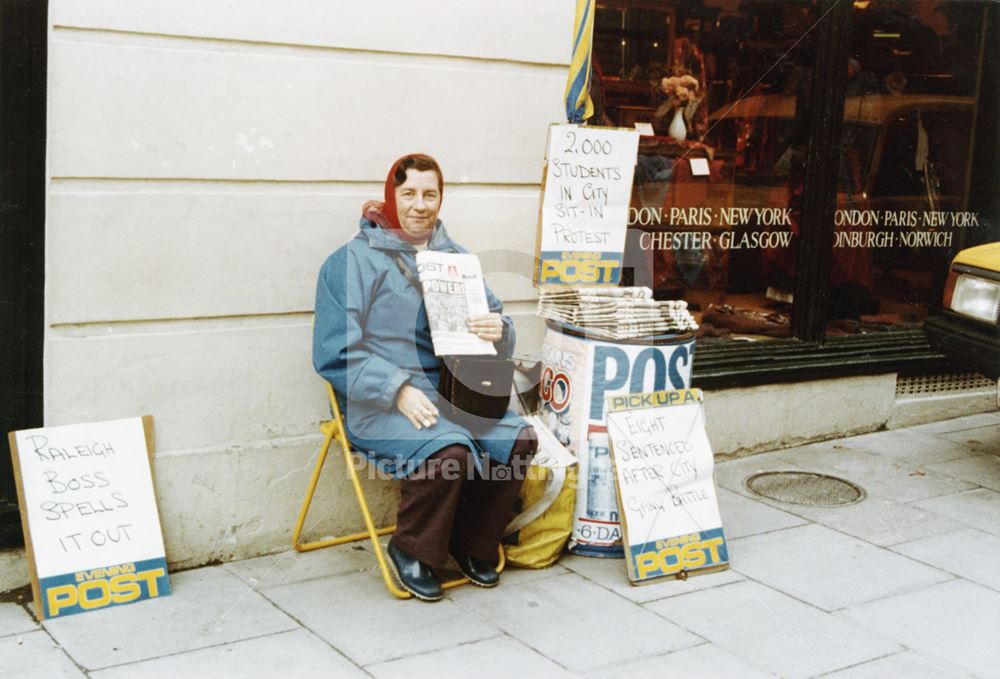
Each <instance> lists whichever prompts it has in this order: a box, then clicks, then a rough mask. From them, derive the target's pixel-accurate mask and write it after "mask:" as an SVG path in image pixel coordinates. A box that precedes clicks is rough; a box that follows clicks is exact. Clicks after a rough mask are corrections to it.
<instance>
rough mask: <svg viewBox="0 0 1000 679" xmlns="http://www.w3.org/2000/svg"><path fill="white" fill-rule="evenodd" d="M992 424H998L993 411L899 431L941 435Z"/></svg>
mask: <svg viewBox="0 0 1000 679" xmlns="http://www.w3.org/2000/svg"><path fill="white" fill-rule="evenodd" d="M994 424H1000V411H997V410H995V411H992V412H988V413H977V414H975V415H965V416H963V417H955V418H952V419H950V420H938V421H937V422H928V423H927V424H918V425H914V426H912V427H907V428H906V429H905V430H901V431H916V432H922V433H931V434H943V433H949V432H954V431H962V430H964V429H975V428H977V427H988V426H990V425H994Z"/></svg>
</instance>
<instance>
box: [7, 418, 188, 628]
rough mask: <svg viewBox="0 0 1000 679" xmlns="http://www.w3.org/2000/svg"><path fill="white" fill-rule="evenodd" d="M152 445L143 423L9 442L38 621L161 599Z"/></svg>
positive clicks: (164, 580) (162, 565) (166, 589)
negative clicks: (153, 598) (39, 618)
mask: <svg viewBox="0 0 1000 679" xmlns="http://www.w3.org/2000/svg"><path fill="white" fill-rule="evenodd" d="M151 441H152V418H150V417H146V418H141V417H134V418H130V419H122V420H111V421H107V422H92V423H87V424H75V425H68V426H62V427H45V428H40V429H27V430H23V431H17V432H11V434H10V443H11V452H12V454H13V456H14V469H15V472H16V477H17V484H18V499H19V504H20V506H21V517H22V523H23V528H24V533H25V544H26V546H27V548H28V553H29V558H30V561H31V569H32V587H33V590H34V595H35V604H36V607H37V608H38V614H39V617H41V618H52V617H57V616H59V615H69V614H72V613H80V612H83V611H87V610H93V609H96V608H103V607H105V606H113V605H119V604H125V603H131V602H132V601H138V600H141V599H148V598H152V597H156V596H163V595H165V594H169V593H170V581H169V578H168V576H167V562H166V556H165V551H164V547H163V535H162V532H161V529H160V519H159V515H158V514H157V508H156V498H155V496H154V493H153V480H152V475H151V470H150V464H149V459H150V458H149V455H150V450H149V448H150V447H151Z"/></svg>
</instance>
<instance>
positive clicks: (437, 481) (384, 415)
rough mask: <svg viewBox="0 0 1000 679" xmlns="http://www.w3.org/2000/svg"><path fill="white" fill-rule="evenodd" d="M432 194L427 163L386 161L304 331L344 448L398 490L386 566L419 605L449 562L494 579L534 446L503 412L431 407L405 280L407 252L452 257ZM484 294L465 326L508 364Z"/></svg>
mask: <svg viewBox="0 0 1000 679" xmlns="http://www.w3.org/2000/svg"><path fill="white" fill-rule="evenodd" d="M443 190H444V181H443V179H442V174H441V168H440V167H439V166H438V164H437V162H436V161H435V160H434V159H433V158H431V157H429V156H425V155H420V154H413V155H408V156H404V157H403V158H400V159H399V160H397V161H396V162H395V163H394V164H393V166H392V168H391V169H390V170H389V175H388V177H387V178H386V182H385V202H384V203H372V202H369V203H366V204H365V207H364V208H363V216H362V218H361V229H360V231H359V232H358V233H357V235H355V236H354V238H353V239H352V240H351V241H350V242H348V243H347V244H346V245H344V246H343V247H341V248H340V249H339V250H337V251H336V252H334V253H333V254H332V255H330V257H329V258H328V259H327V260H326V262H325V263H324V264H323V267H322V269H321V270H320V274H319V282H318V284H317V289H316V322H315V330H314V335H313V365H314V366H315V368H316V371H317V372H318V373H319V374H320V375H322V376H323V378H324V379H326V380H328V381H329V382H330V384H331V385H332V386H333V388H334V390H335V391H336V393H337V398H338V401H339V405H340V408H341V410H342V412H343V413H344V419H345V424H346V428H347V435H348V438H349V439H350V440H351V442H352V444H353V446H354V447H355V449H356V450H359V451H361V452H363V453H364V454H365V455H366V456H367V457H368V458H369V460H371V461H373V462H374V463H375V464H376V465H378V467H379V469H380V470H382V471H385V472H388V473H391V474H392V475H393V476H395V477H397V478H399V479H400V480H401V488H400V491H401V495H400V504H399V510H398V515H397V521H396V531H395V533H393V535H392V538H391V539H390V541H389V546H388V554H389V561H390V562H391V564H392V565H393V568H394V570H395V571H396V576H397V577H398V578H399V580H400V582H401V584H402V585H403V587H404V588H405V589H406V590H407V591H409V592H410V593H411V594H413V595H414V596H415V597H417V598H419V599H423V600H425V601H436V600H438V599H440V598H442V597H443V596H444V592H443V590H442V589H441V584H440V581H439V579H438V577H437V575H436V573H439V572H440V571H441V570H442V569H443V568H444V567H445V566H446V565H447V563H448V556H449V554H450V555H451V556H452V557H453V558H454V560H455V562H456V564H457V565H458V568H459V569H460V570H461V571H462V573H463V574H464V575H465V576H466V577H468V578H469V580H471V581H472V582H473V583H474V584H477V585H480V586H482V587H493V586H495V585H496V584H497V583H498V582H499V574H498V573H497V570H496V566H497V555H498V552H497V550H498V545H499V542H500V538H501V537H502V532H503V529H504V527H505V526H506V525H507V523H508V522H509V521H510V519H511V518H512V516H513V513H514V503H515V500H516V498H517V495H518V490H519V488H520V485H521V480H522V479H523V477H524V469H525V468H526V466H527V464H528V462H529V460H530V458H531V455H532V454H533V453H534V451H535V448H536V447H537V439H536V438H535V433H534V431H533V430H532V429H531V427H530V426H528V425H527V424H526V423H525V422H524V420H522V419H521V418H519V417H517V416H516V415H514V414H513V413H511V412H507V413H506V415H504V417H503V418H502V419H500V420H499V421H497V420H481V419H475V418H470V419H469V420H468V421H467V420H466V419H465V418H462V421H461V422H458V421H456V419H458V418H455V417H450V416H448V415H446V409H445V408H444V407H439V405H443V404H442V403H441V401H440V398H439V395H438V393H437V390H436V385H437V383H438V379H439V376H440V370H441V361H440V359H439V358H438V357H437V356H435V355H434V346H433V344H432V342H431V333H430V327H429V325H428V321H427V312H426V310H425V308H424V305H423V303H422V299H421V293H420V290H418V289H417V288H416V287H415V286H414V284H413V283H412V282H411V280H416V275H417V273H416V254H417V252H419V251H421V250H424V249H430V250H433V251H439V252H465V250H464V249H463V248H461V247H460V246H459V245H458V244H456V243H455V242H454V241H453V240H451V238H449V237H448V234H447V232H446V231H445V230H444V226H443V225H442V224H441V222H440V221H438V219H437V215H438V211H439V210H440V208H441V197H442V193H443ZM404 269H405V270H406V271H408V274H407V273H404ZM486 294H487V300H488V302H489V308H490V311H491V312H492V313H489V314H486V315H483V316H478V317H472V318H471V319H470V321H469V330H470V331H471V332H472V333H474V334H476V335H477V336H479V337H480V338H482V339H484V340H487V341H490V342H493V343H494V345H495V347H496V349H497V353H498V354H499V355H501V356H508V357H509V356H510V355H511V352H512V350H513V347H514V327H513V323H512V322H511V319H510V318H509V317H507V316H502V315H501V313H500V312H501V311H502V305H501V304H500V301H499V300H498V299H497V298H496V296H495V295H493V293H492V292H490V291H489V290H488V289H487V291H486Z"/></svg>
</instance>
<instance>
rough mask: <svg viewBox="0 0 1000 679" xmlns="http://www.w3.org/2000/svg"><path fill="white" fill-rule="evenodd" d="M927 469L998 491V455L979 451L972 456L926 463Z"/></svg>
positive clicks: (999, 466) (999, 485) (999, 471)
mask: <svg viewBox="0 0 1000 679" xmlns="http://www.w3.org/2000/svg"><path fill="white" fill-rule="evenodd" d="M927 469H929V470H931V471H932V472H934V473H936V474H945V475H948V476H952V477H954V478H956V479H962V480H963V481H968V482H969V483H973V484H975V485H977V486H982V487H983V488H989V489H990V490H995V491H997V492H1000V455H991V454H989V453H979V454H977V455H974V456H972V457H963V458H961V459H958V460H951V461H950V462H939V463H938V464H931V465H927Z"/></svg>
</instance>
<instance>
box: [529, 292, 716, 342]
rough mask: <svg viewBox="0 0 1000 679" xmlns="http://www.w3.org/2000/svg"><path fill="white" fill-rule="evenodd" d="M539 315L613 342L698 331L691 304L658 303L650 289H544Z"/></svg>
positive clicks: (681, 302)
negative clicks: (689, 307) (688, 307)
mask: <svg viewBox="0 0 1000 679" xmlns="http://www.w3.org/2000/svg"><path fill="white" fill-rule="evenodd" d="M538 314H539V315H540V316H542V317H543V318H549V319H551V320H554V321H561V322H563V323H570V324H572V325H575V326H577V327H579V328H583V329H584V330H586V331H587V334H588V335H592V336H594V337H602V338H605V339H612V340H622V339H632V338H636V337H647V336H649V335H662V334H667V333H681V332H687V331H689V330H696V329H697V328H698V324H697V323H695V321H694V318H693V317H692V316H691V314H690V313H689V312H688V310H687V302H684V301H681V300H676V301H658V300H655V299H653V291H652V290H650V289H649V288H573V289H567V288H553V289H545V288H543V289H542V290H541V294H540V296H539V298H538Z"/></svg>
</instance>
